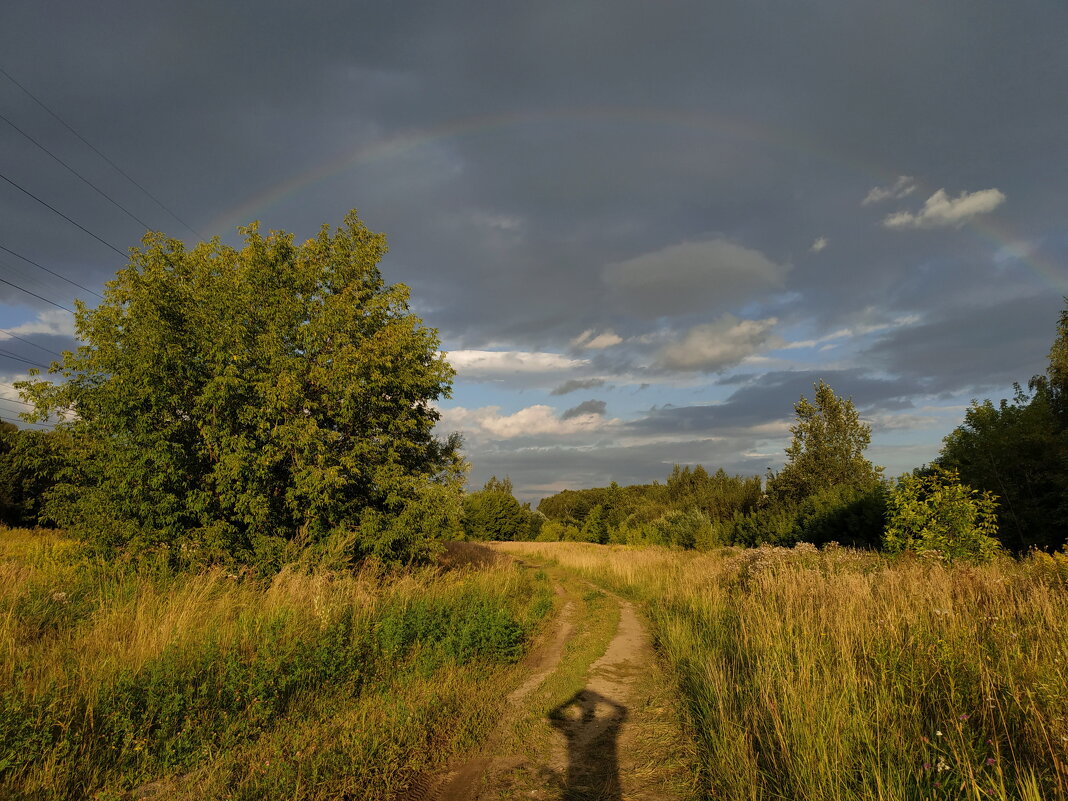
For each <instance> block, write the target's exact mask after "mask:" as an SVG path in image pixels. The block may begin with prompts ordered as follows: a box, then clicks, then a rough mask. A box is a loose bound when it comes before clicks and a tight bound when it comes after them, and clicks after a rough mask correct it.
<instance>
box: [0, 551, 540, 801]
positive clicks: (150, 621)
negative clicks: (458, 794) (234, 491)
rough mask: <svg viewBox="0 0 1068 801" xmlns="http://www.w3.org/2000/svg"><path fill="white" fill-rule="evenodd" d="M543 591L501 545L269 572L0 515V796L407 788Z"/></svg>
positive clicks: (500, 665) (276, 794)
mask: <svg viewBox="0 0 1068 801" xmlns="http://www.w3.org/2000/svg"><path fill="white" fill-rule="evenodd" d="M552 605H553V600H552V590H551V587H550V586H549V584H548V582H547V581H545V580H544V578H541V579H539V578H537V577H536V576H535V575H533V574H531V573H529V572H524V571H520V570H518V569H516V568H515V567H514V566H512V565H509V564H507V563H500V564H493V565H483V566H479V567H471V568H462V569H455V570H449V571H444V572H443V571H441V570H436V569H426V570H421V571H408V572H405V573H397V574H387V573H384V572H382V571H374V570H365V571H364V572H362V573H356V574H353V573H351V572H348V571H335V570H327V569H321V568H305V569H292V570H287V571H283V572H282V573H280V574H278V575H277V576H274V577H273V578H271V579H269V580H264V579H256V578H254V577H252V576H247V575H236V574H229V573H227V572H225V571H222V570H214V571H207V572H204V573H199V574H181V573H178V574H175V573H170V572H169V571H166V570H164V569H152V568H147V567H145V568H141V569H139V570H131V569H129V568H122V567H118V566H114V565H106V564H99V563H89V562H86V561H83V560H80V559H79V557H78V556H77V549H76V548H74V547H73V546H72V545H71V544H70V543H68V542H67V541H65V540H63V539H62V538H61V537H57V536H55V535H48V534H39V533H35V532H33V533H31V532H17V531H16V532H13V531H3V532H0V653H2V658H0V743H2V750H0V797H4V798H12V799H18V798H27V799H29V798H95V799H100V800H101V801H103V800H104V799H121V798H124V797H131V793H130V791H132V790H136V791H137V792H138V793H139V794H143V795H146V796H147V795H150V794H152V795H156V796H157V797H167V798H178V799H181V798H196V799H198V800H199V799H206V798H234V799H269V798H294V797H300V798H307V799H318V798H323V799H325V798H338V797H345V798H349V799H364V798H366V799H388V798H394V797H400V796H401V795H402V794H403V792H404V791H405V790H406V789H407V787H408V785H409V784H410V783H411V782H412V781H413V780H416V779H417V778H418V776H419V775H420V774H421V773H424V772H427V771H433V770H437V769H439V768H440V767H441V766H442V765H443V764H445V763H446V762H447V761H448V760H449V758H450V756H451V755H452V754H454V753H456V752H458V751H461V750H463V749H465V748H467V747H469V746H470V745H471V743H472V742H474V741H476V740H477V739H479V738H480V737H482V736H484V734H485V732H486V731H487V730H488V729H489V727H490V726H491V725H492V723H493V722H494V721H495V720H496V718H497V717H498V714H499V712H500V704H501V703H503V700H502V699H503V696H504V695H505V693H506V690H505V688H506V687H507V686H508V684H509V683H510V682H512V681H514V676H512V675H511V673H510V670H511V666H512V665H513V664H514V663H515V662H516V661H517V660H518V659H519V657H520V656H521V655H522V653H523V652H524V650H525V648H526V647H527V644H528V642H529V640H530V637H531V635H532V633H533V632H534V630H535V629H536V628H537V626H538V625H539V623H540V621H541V620H542V619H543V618H544V616H545V615H546V614H547V613H548V612H549V611H550V610H551V608H552ZM497 686H499V687H500V688H501V691H500V692H494V691H493V690H494V688H495V687H497ZM487 699H488V700H487Z"/></svg>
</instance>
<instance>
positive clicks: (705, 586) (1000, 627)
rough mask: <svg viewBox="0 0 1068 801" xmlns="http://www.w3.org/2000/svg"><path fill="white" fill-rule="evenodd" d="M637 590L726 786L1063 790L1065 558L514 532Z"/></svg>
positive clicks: (990, 795) (709, 776) (1066, 760)
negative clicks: (568, 538)
mask: <svg viewBox="0 0 1068 801" xmlns="http://www.w3.org/2000/svg"><path fill="white" fill-rule="evenodd" d="M499 547H500V548H501V549H502V550H505V551H507V552H508V553H512V554H517V555H518V554H521V555H523V556H524V557H526V558H536V559H542V560H552V561H554V562H556V563H557V564H559V565H560V566H562V567H565V568H567V569H570V570H574V571H577V572H579V573H580V574H582V575H583V576H585V577H587V578H589V579H590V580H592V581H594V582H597V583H600V584H603V585H605V586H607V587H610V588H612V589H614V590H615V591H617V592H620V593H621V594H624V595H626V596H629V597H631V598H633V599H636V600H638V601H639V602H640V603H641V605H642V608H643V609H644V612H645V615H646V616H647V619H648V620H649V622H650V625H651V628H652V630H653V636H654V638H655V639H656V642H657V647H658V650H659V653H660V655H661V658H662V659H663V660H664V661H665V662H666V663H667V667H668V671H669V673H671V674H672V675H673V677H674V680H675V681H676V683H677V688H678V691H679V693H680V694H681V695H682V697H683V705H684V708H685V709H686V710H687V714H688V720H689V726H690V728H691V732H692V734H693V736H694V738H695V740H696V741H697V748H698V763H699V766H698V770H699V772H700V776H699V786H700V787H701V788H702V793H703V795H704V796H705V797H707V798H723V799H732V801H733V800H734V799H739V800H742V799H820V800H821V801H822V800H823V799H826V800H827V801H845V800H846V799H885V800H886V801H897V800H898V799H935V798H945V799H976V800H977V801H978V799H1005V800H1006V801H1008V799H1026V800H1027V801H1035V800H1037V799H1047V800H1049V799H1058V800H1062V799H1068V557H1066V556H1065V555H1063V554H1061V555H1057V556H1049V555H1046V554H1036V555H1033V556H1031V557H1028V558H1026V559H1024V560H1021V561H1015V560H1012V559H1008V558H1006V559H1003V560H1000V561H997V562H994V563H991V564H989V565H983V566H970V565H963V564H961V565H953V564H944V563H942V562H938V561H927V560H920V559H915V558H914V559H896V560H891V559H889V558H886V557H884V556H880V555H878V554H872V553H865V552H859V551H853V550H849V549H842V548H828V549H825V550H823V551H819V550H817V549H816V548H814V547H812V546H806V545H801V546H798V547H797V548H792V549H786V548H771V547H764V548H758V549H749V550H739V549H723V550H721V551H719V552H716V553H710V554H697V553H693V552H681V551H669V550H664V549H649V548H646V549H638V548H629V547H626V546H607V547H606V546H597V545H588V544H581V543H507V544H502V545H501V546H499Z"/></svg>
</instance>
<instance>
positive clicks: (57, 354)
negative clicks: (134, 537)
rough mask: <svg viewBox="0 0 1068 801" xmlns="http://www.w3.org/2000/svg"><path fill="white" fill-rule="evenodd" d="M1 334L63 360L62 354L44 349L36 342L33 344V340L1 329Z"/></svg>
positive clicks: (1, 340)
mask: <svg viewBox="0 0 1068 801" xmlns="http://www.w3.org/2000/svg"><path fill="white" fill-rule="evenodd" d="M0 334H3V335H4V336H6V337H10V338H11V339H17V340H18V341H19V342H25V343H26V344H27V345H32V346H33V347H35V348H37V350H43V351H44V352H45V353H50V354H52V355H53V356H59V358H61V359H62V358H63V354H62V353H56V352H55V351H54V350H50V349H48V348H46V347H44V346H43V345H38V344H37V343H36V342H33V341H32V340H29V339H26V338H25V337H20V336H19V335H18V334H16V333H14V332H12V331H8V330H7V329H6V328H0ZM3 341H4V340H3V339H0V342H3Z"/></svg>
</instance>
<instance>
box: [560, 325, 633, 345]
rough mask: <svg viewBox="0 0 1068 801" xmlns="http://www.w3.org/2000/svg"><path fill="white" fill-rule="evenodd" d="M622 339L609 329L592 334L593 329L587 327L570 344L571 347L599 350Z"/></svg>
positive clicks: (616, 343)
mask: <svg viewBox="0 0 1068 801" xmlns="http://www.w3.org/2000/svg"><path fill="white" fill-rule="evenodd" d="M622 341H623V337H621V336H619V334H617V333H616V332H615V331H612V330H611V329H609V330H608V331H603V332H602V333H600V334H597V336H594V331H593V329H592V328H588V329H586V330H585V331H583V332H582V333H581V334H579V335H578V336H577V337H575V338H574V339H573V340H571V344H572V346H573V347H576V348H582V349H583V350H601V349H603V348H610V347H612V346H613V345H618V344H619V343H620V342H622Z"/></svg>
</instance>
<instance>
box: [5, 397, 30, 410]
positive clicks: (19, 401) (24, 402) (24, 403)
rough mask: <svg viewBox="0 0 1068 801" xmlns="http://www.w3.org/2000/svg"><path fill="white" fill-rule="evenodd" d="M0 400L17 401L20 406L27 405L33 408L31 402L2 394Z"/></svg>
mask: <svg viewBox="0 0 1068 801" xmlns="http://www.w3.org/2000/svg"><path fill="white" fill-rule="evenodd" d="M0 401H6V402H7V403H17V404H19V405H20V406H29V407H30V408H33V404H32V403H26V401H21V400H16V399H15V398H5V397H3V396H0Z"/></svg>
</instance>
